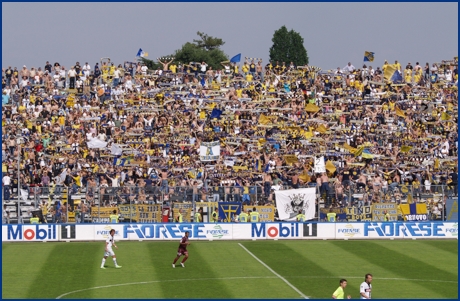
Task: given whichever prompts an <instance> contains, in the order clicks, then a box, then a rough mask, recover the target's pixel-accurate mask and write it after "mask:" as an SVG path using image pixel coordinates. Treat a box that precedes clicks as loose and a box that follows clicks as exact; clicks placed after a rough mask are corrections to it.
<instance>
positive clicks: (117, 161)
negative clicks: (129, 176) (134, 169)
mask: <svg viewBox="0 0 460 301" xmlns="http://www.w3.org/2000/svg"><path fill="white" fill-rule="evenodd" d="M125 162H126V158H113V165H114V166H125Z"/></svg>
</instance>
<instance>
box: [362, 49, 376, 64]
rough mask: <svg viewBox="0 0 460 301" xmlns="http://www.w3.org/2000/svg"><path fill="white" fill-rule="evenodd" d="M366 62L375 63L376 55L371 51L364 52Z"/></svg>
mask: <svg viewBox="0 0 460 301" xmlns="http://www.w3.org/2000/svg"><path fill="white" fill-rule="evenodd" d="M364 61H365V62H373V61H374V53H373V52H370V51H364Z"/></svg>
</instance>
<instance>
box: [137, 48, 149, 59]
mask: <svg viewBox="0 0 460 301" xmlns="http://www.w3.org/2000/svg"><path fill="white" fill-rule="evenodd" d="M148 56H149V54H148V53H147V52H145V51H144V50H142V48H139V51H138V52H137V55H136V57H148Z"/></svg>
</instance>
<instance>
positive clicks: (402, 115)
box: [395, 107, 406, 118]
mask: <svg viewBox="0 0 460 301" xmlns="http://www.w3.org/2000/svg"><path fill="white" fill-rule="evenodd" d="M395 112H396V116H399V117H403V118H405V117H406V114H404V111H403V110H401V109H400V108H398V107H395Z"/></svg>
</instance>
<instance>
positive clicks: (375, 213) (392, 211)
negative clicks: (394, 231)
mask: <svg viewBox="0 0 460 301" xmlns="http://www.w3.org/2000/svg"><path fill="white" fill-rule="evenodd" d="M383 211H386V212H387V213H388V214H389V215H390V221H394V222H395V221H397V220H398V205H397V204H392V203H383V204H374V205H372V221H375V222H384V221H385V218H384V217H385V214H384V213H383Z"/></svg>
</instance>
